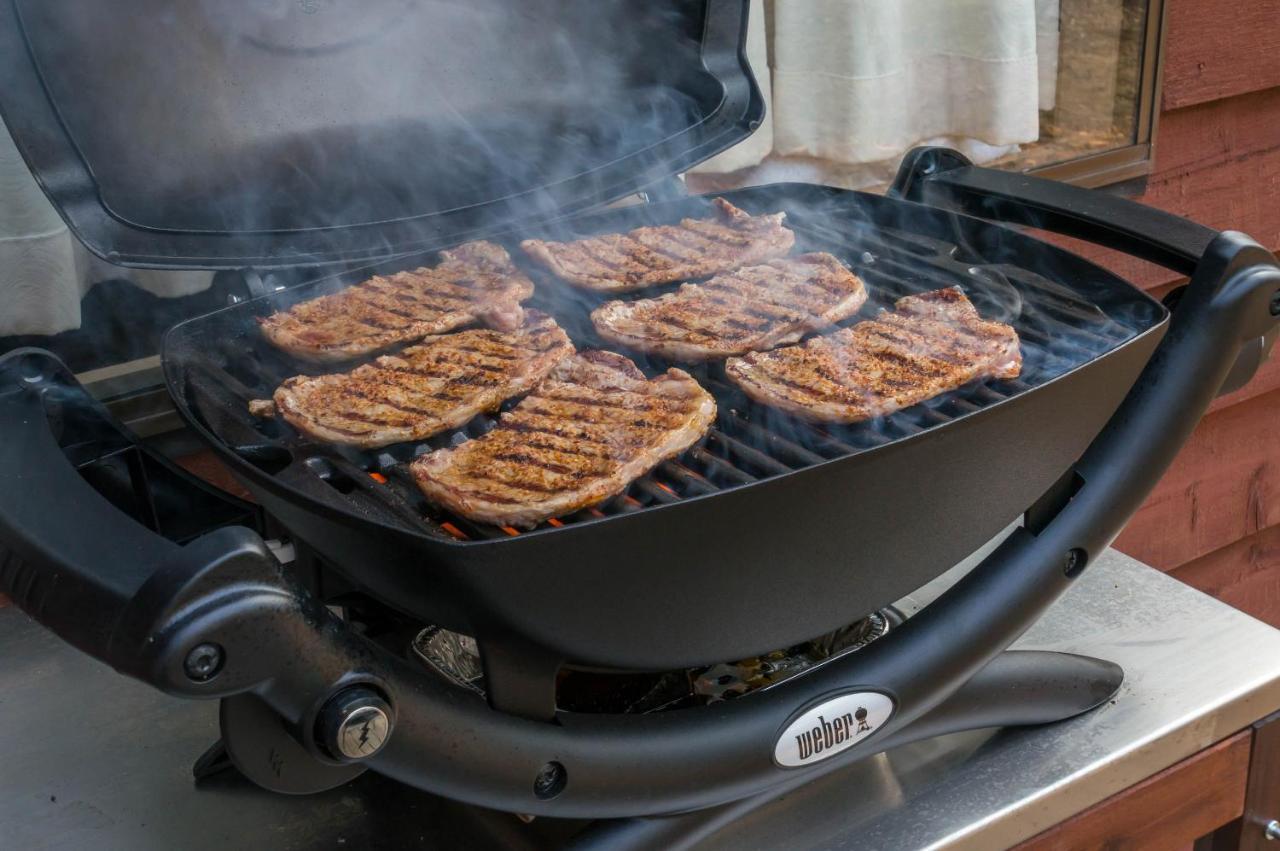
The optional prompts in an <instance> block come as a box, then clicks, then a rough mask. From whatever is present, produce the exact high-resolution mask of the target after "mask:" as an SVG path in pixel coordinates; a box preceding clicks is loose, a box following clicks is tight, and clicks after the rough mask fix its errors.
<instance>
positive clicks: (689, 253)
mask: <svg viewBox="0 0 1280 851" xmlns="http://www.w3.org/2000/svg"><path fill="white" fill-rule="evenodd" d="M712 203H713V204H714V205H715V218H713V219H684V220H683V221H681V222H680V224H679V225H659V226H654V227H642V228H636V229H635V230H633V231H631V232H629V233H612V234H606V235H604V236H594V237H591V238H589V239H580V240H577V241H576V242H543V241H542V240H539V239H526V240H525V241H524V242H522V243H520V247H521V248H523V249H524V250H525V252H526V253H527V254H528V255H529V256H530V257H532V258H533V259H534V260H537V261H538V262H539V263H541V264H542V265H544V266H546V267H547V268H548V269H550V270H551V271H552V272H554V273H555V274H556V275H558V276H559V277H561V278H563V279H564V280H566V281H568V282H569V283H571V284H576V285H578V286H580V287H585V288H586V289H589V290H596V291H599V292H627V291H628V290H638V289H641V288H643V287H649V286H653V285H654V284H669V283H673V282H675V281H683V280H685V279H687V278H705V277H706V276H708V275H714V274H716V273H717V272H725V271H728V270H729V269H736V268H738V267H739V266H749V265H751V264H752V263H761V262H763V261H765V260H768V259H770V258H772V257H781V256H782V255H784V254H786V253H787V252H788V251H790V250H791V246H792V245H793V244H795V241H796V235H795V234H794V233H792V232H791V231H789V230H787V229H786V228H784V227H783V226H782V220H783V218H785V217H786V213H771V214H770V215H767V216H752V215H750V214H749V213H747V212H745V211H744V210H739V209H738V208H737V207H735V206H733V205H732V204H730V203H729V202H728V201H726V200H724V199H723V198H717V199H715V201H713V202H712Z"/></svg>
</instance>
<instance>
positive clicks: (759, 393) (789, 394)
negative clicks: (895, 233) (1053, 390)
mask: <svg viewBox="0 0 1280 851" xmlns="http://www.w3.org/2000/svg"><path fill="white" fill-rule="evenodd" d="M895 307H896V308H897V309H896V311H894V312H892V313H888V312H887V313H883V314H881V315H880V316H879V317H878V318H877V319H874V320H870V321H867V322H861V323H859V324H857V325H854V326H853V327H851V328H845V329H842V330H840V331H837V332H836V333H834V334H830V335H826V336H821V337H814V338H812V339H810V340H808V341H806V342H805V343H804V344H803V345H799V346H787V347H785V348H781V349H774V350H773V351H769V352H752V353H750V354H747V355H744V356H743V357H741V358H730V359H729V360H728V361H726V363H725V372H726V373H727V374H728V376H729V378H730V379H731V380H732V381H733V382H734V383H736V384H737V385H738V386H739V387H741V388H742V389H743V390H745V391H746V392H747V395H749V396H751V397H752V398H753V399H755V400H756V401H758V402H762V403H763V404H766V405H770V406H772V407H775V408H779V409H781V410H783V411H786V412H788V413H791V414H794V415H796V416H798V417H802V418H804V419H809V420H819V421H825V422H838V423H853V422H859V421H861V420H869V419H872V418H874V417H879V416H883V415H885V414H889V413H892V412H893V411H896V410H898V409H899V408H905V407H907V406H909V405H915V404H917V403H919V402H923V401H924V400H926V399H929V398H932V397H933V396H936V395H938V394H939V393H943V392H945V391H947V390H954V389H955V388H957V387H959V386H961V385H963V384H966V383H968V382H970V381H973V380H975V379H978V378H985V377H993V378H1016V377H1017V376H1018V374H1019V373H1020V372H1021V371H1022V352H1021V350H1020V348H1019V346H1018V334H1017V332H1016V331H1014V330H1013V328H1011V327H1010V326H1008V325H1005V324H1003V323H1001V322H989V321H987V320H985V319H983V318H982V317H980V316H979V315H978V311H977V310H975V309H974V307H973V305H972V304H971V303H970V302H969V299H967V298H965V295H964V293H963V292H962V291H961V290H960V289H959V288H958V287H949V288H947V289H942V290H934V291H933V292H928V293H924V294H922V295H916V296H907V297H906V298H901V299H898V301H897V303H896V305H895Z"/></svg>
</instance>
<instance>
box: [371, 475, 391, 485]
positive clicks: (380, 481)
mask: <svg viewBox="0 0 1280 851" xmlns="http://www.w3.org/2000/svg"><path fill="white" fill-rule="evenodd" d="M369 478H371V479H373V480H374V481H375V482H377V483H378V484H380V485H385V484H386V483H387V477H386V476H384V475H382V474H381V473H370V474H369Z"/></svg>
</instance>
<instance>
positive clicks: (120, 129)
mask: <svg viewBox="0 0 1280 851" xmlns="http://www.w3.org/2000/svg"><path fill="white" fill-rule="evenodd" d="M746 7H747V3H746V2H745V0H706V2H700V3H686V2H668V3H655V2H646V3H633V2H627V0H521V2H512V0H465V2H463V0H379V2H376V3H346V2H341V1H340V0H218V2H212V0H208V2H206V0H201V2H194V3H174V2H172V0H136V2H132V3H129V4H125V5H118V4H103V3H99V2H96V0H10V2H7V3H4V4H3V6H2V7H0V79H2V80H3V85H0V114H3V117H4V120H5V123H6V124H7V125H8V128H9V131H10V133H11V134H12V135H13V137H14V140H15V141H16V142H17V145H18V148H19V150H20V151H21V152H22V154H23V156H24V157H25V158H26V161H27V163H28V165H29V166H30V167H31V169H32V171H33V172H34V173H35V175H36V178H37V180H39V182H40V184H41V186H42V187H43V188H44V190H45V192H46V193H47V194H48V196H49V198H50V199H51V200H52V202H53V203H54V205H55V206H56V207H57V208H58V209H59V211H60V212H61V214H62V216H63V218H64V219H65V220H66V221H67V223H68V225H69V226H70V227H71V229H72V230H73V231H74V232H75V233H76V235H77V236H79V237H80V239H81V240H82V241H83V242H84V243H85V244H86V245H87V246H88V247H89V249H90V250H92V251H93V252H94V253H95V254H98V255H99V256H101V257H103V258H104V259H106V260H109V261H111V262H113V263H117V264H122V265H132V266H158V267H166V268H181V267H188V268H235V267H244V266H278V265H300V264H311V263H326V262H337V261H345V260H355V259H367V258H372V257H385V256H392V255H396V254H400V253H404V252H408V251H412V250H422V249H427V248H433V247H439V246H442V245H445V244H450V243H456V242H459V241H462V240H464V239H468V238H473V237H475V236H479V235H481V234H484V233H491V232H495V231H498V230H502V229H505V228H508V227H510V226H512V225H513V224H515V223H517V222H519V223H522V224H527V223H529V222H531V221H533V220H539V219H546V218H549V217H552V216H555V215H561V214H564V213H567V212H572V211H575V210H581V209H584V208H587V207H591V206H594V205H598V204H602V203H605V202H608V201H611V200H614V199H616V198H620V197H622V196H624V195H627V194H629V193H631V192H634V191H636V190H638V189H641V188H643V187H645V186H648V185H651V184H653V183H655V182H657V181H659V180H661V179H663V178H665V177H668V176H670V175H673V174H675V173H677V172H680V171H683V170H685V169H687V168H689V167H690V166H692V165H694V164H696V163H698V162H701V161H702V160H704V159H706V158H708V157H710V156H712V155H714V154H715V153H717V152H719V151H721V150H723V149H725V148H727V147H729V146H730V145H732V144H734V143H735V142H737V141H739V140H741V139H742V138H744V137H745V136H747V135H748V134H749V133H750V132H751V131H752V130H754V129H755V128H756V127H757V126H758V125H759V122H760V120H761V118H762V116H763V114H764V104H763V100H762V98H761V96H760V92H759V90H758V88H757V87H756V84H755V82H754V80H753V78H752V76H751V72H750V69H749V67H748V65H747V62H746V59H745V57H744V55H743V51H742V43H743V35H744V31H745V26H746Z"/></svg>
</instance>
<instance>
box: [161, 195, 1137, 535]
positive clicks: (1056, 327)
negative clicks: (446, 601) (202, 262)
mask: <svg viewBox="0 0 1280 851" xmlns="http://www.w3.org/2000/svg"><path fill="white" fill-rule="evenodd" d="M791 224H792V227H793V229H794V230H795V231H796V235H797V243H796V249H795V250H796V251H797V252H799V251H829V252H831V253H832V254H835V255H836V256H838V257H840V258H841V259H842V260H844V261H845V262H846V263H848V264H849V266H850V267H851V268H852V269H854V271H856V272H857V273H858V274H859V275H861V276H862V278H863V280H864V281H866V283H867V286H868V288H869V290H870V298H869V299H868V302H867V304H866V306H865V307H864V308H863V310H862V311H861V313H860V315H859V317H855V318H853V319H850V320H848V321H847V322H846V323H842V324H850V323H852V322H856V321H858V320H859V319H861V318H866V317H869V316H872V315H874V313H875V312H876V311H877V310H879V309H880V308H887V307H891V306H892V303H893V301H894V300H895V299H897V298H899V297H901V296H904V295H908V294H911V293H918V292H924V291H927V290H931V289H936V288H939V287H946V286H953V285H959V286H961V287H962V288H963V289H964V290H965V291H966V293H967V294H968V295H969V297H970V298H971V299H972V300H973V301H974V303H975V304H976V305H977V307H978V309H979V311H980V312H981V313H982V314H983V315H984V316H986V317H988V318H991V319H998V320H1001V321H1004V322H1009V323H1010V324H1012V325H1014V327H1015V328H1016V329H1017V331H1018V334H1019V336H1020V338H1021V340H1022V347H1023V357H1024V369H1023V373H1022V375H1021V376H1020V377H1019V378H1018V379H1016V380H1012V381H994V380H990V381H981V382H976V383H973V384H970V385H968V386H966V387H963V388H961V389H959V390H957V391H954V392H950V393H946V394H943V395H942V396H940V397H937V398H935V399H933V400H930V401H929V402H926V403H924V404H921V405H917V406H915V407H912V408H909V409H907V410H903V411H900V412H897V413H895V414H892V415H890V416H887V417H883V418H880V419H878V420H875V421H872V422H867V423H861V424H857V425H852V426H836V425H816V424H811V423H805V422H802V421H800V420H797V419H795V418H792V417H789V416H786V415H784V414H781V413H779V412H777V411H774V410H771V409H769V408H766V407H764V406H761V405H758V404H756V403H754V402H752V401H751V400H749V399H748V398H747V397H746V396H745V395H744V394H743V393H742V392H741V391H739V390H738V389H737V388H736V387H734V386H733V385H732V384H731V383H729V382H728V381H727V380H725V377H724V372H723V367H722V366H721V365H719V364H710V365H703V366H699V367H693V368H690V367H689V366H686V365H681V366H682V368H684V369H686V370H687V371H689V372H691V373H692V374H693V375H694V376H695V377H696V378H697V379H698V380H699V381H700V382H701V383H702V384H703V386H704V387H706V388H707V389H708V390H710V391H711V392H712V393H713V394H714V396H715V398H716V402H717V404H718V406H719V415H718V418H717V421H716V423H715V425H714V427H713V428H712V429H711V431H710V432H709V433H708V435H707V436H706V438H705V439H704V440H702V441H701V442H700V443H699V444H698V445H696V446H694V447H693V448H691V449H689V450H688V451H686V452H684V453H683V454H682V455H680V456H679V457H677V458H674V459H672V460H670V461H666V462H663V463H662V464H660V465H658V467H657V468H655V469H654V470H653V471H652V472H651V473H650V474H649V475H646V476H644V477H642V478H640V479H638V480H637V481H635V482H633V483H632V484H631V486H630V487H628V488H627V490H626V491H625V492H624V493H622V494H620V495H619V496H617V497H615V498H613V499H611V500H609V501H607V502H606V503H603V504H601V505H599V506H596V507H593V508H588V509H585V510H582V511H579V512H577V513H576V514H572V515H569V516H566V517H563V518H560V519H558V520H551V521H548V524H544V526H546V525H550V526H555V527H560V526H571V525H573V524H575V523H580V522H583V521H586V520H591V519H596V518H600V517H606V516H610V515H616V514H625V513H629V512H635V511H643V510H645V509H646V508H648V507H650V506H657V505H666V504H671V503H675V502H679V501H681V500H683V499H689V498H693V497H698V496H704V495H708V494H713V493H716V492H718V491H721V490H725V489H728V488H733V487H739V486H742V485H746V484H750V483H752V482H756V481H759V480H761V479H766V478H769V477H772V476H779V475H783V474H786V473H789V472H791V471H794V470H799V469H802V468H805V467H808V466H811V465H814V464H820V463H823V462H825V461H828V460H832V459H836V458H843V457H847V456H850V455H853V454H856V453H858V452H863V451H866V450H868V449H872V448H874V447H877V446H881V445H884V444H886V443H889V442H891V441H895V440H899V439H902V438H906V437H910V436H912V435H915V434H918V433H920V432H922V431H925V430H927V429H931V428H934V427H937V426H941V425H945V424H947V423H949V422H951V421H953V420H955V419H956V418H958V417H962V416H964V415H966V414H971V413H973V412H976V411H979V410H981V409H983V408H985V407H988V406H990V405H994V404H997V403H999V402H1002V401H1004V400H1005V399H1008V398H1010V397H1012V396H1015V395H1017V394H1019V393H1022V392H1024V391H1026V390H1028V389H1031V388H1033V387H1036V386H1038V385H1040V384H1043V383H1045V382H1046V381H1049V380H1050V379H1052V378H1055V377H1057V376H1059V375H1061V374H1063V373H1064V372H1066V371H1068V370H1070V369H1072V368H1074V367H1076V366H1080V365H1082V364H1084V363H1087V362H1088V361H1090V360H1093V359H1094V358H1096V357H1098V356H1100V355H1102V354H1104V353H1106V352H1108V351H1110V350H1111V349H1113V348H1115V347H1117V346H1118V345H1120V344H1121V343H1123V342H1125V341H1126V340H1128V339H1130V338H1132V337H1133V336H1134V334H1135V333H1136V329H1135V328H1134V327H1131V326H1130V325H1128V324H1125V323H1122V322H1120V321H1117V319H1115V318H1113V317H1112V316H1109V315H1108V313H1107V312H1106V311H1104V310H1102V309H1101V308H1100V307H1098V306H1097V305H1094V304H1092V303H1090V302H1089V301H1088V300H1087V299H1086V298H1085V297H1084V296H1082V295H1080V294H1078V293H1077V292H1075V291H1073V290H1072V289H1070V288H1068V287H1065V286H1062V285H1060V284H1058V283H1056V282H1054V281H1052V280H1050V279H1049V278H1047V277H1045V276H1043V275H1041V274H1038V273H1036V272H1032V271H1029V270H1027V269H1024V268H1022V267H1020V266H1017V265H1014V264H1011V263H1007V262H986V261H984V260H983V258H982V257H981V256H979V255H978V254H977V253H976V252H975V251H973V250H972V249H970V248H967V247H963V246H958V245H955V244H953V243H950V242H947V241H945V240H941V239H936V238H933V237H930V236H926V235H922V234H919V233H915V232H912V231H904V230H899V229H895V228H887V227H877V228H866V227H862V228H851V229H850V231H849V232H847V233H836V232H834V231H833V230H831V229H829V228H827V227H825V226H823V225H820V224H808V223H804V222H796V221H794V219H793V221H792V222H791ZM509 247H510V248H511V249H512V255H513V256H514V257H517V258H519V250H518V249H517V248H515V246H509ZM418 262H421V261H420V260H415V261H413V263H412V265H417V263H418ZM405 265H410V263H408V262H406V264H405ZM530 274H531V275H532V276H533V277H535V280H536V283H537V285H538V294H536V295H535V297H534V299H533V301H532V302H531V303H530V304H531V306H535V307H539V308H541V309H543V310H547V311H548V312H551V313H553V315H555V316H556V318H557V320H558V321H559V322H560V323H561V325H562V326H564V327H565V329H566V330H567V331H568V332H569V334H570V336H571V337H572V338H573V339H574V342H575V344H577V345H578V347H579V348H580V349H585V348H590V347H593V346H597V345H600V341H599V340H598V339H597V338H596V337H595V334H594V331H593V329H592V327H591V324H590V321H589V318H588V314H589V311H590V310H591V308H593V307H594V306H595V305H596V304H598V301H595V300H593V299H591V298H587V297H584V296H582V295H581V294H575V296H574V297H573V298H572V299H566V298H564V289H563V287H564V285H562V284H560V283H558V282H556V281H553V280H550V279H549V278H547V277H546V276H545V275H541V274H540V273H539V272H538V271H537V270H532V269H531V270H530ZM651 295H653V291H646V292H645V293H643V294H642V295H637V296H635V297H648V296H651ZM566 304H567V305H568V306H567V307H566ZM628 354H630V355H632V356H633V357H634V358H635V360H636V361H637V363H639V364H640V365H641V367H642V368H645V369H646V370H647V371H650V373H651V374H652V372H653V371H660V370H663V369H665V368H666V367H667V366H668V363H667V362H665V361H662V360H659V359H655V358H646V357H645V356H643V355H635V354H634V353H628ZM340 368H342V367H336V368H335V367H332V366H330V367H327V368H325V367H316V366H315V365H311V364H306V363H304V362H300V361H297V360H295V359H293V358H291V357H289V356H288V355H286V354H284V353H282V352H280V351H278V350H276V349H274V348H272V347H271V346H269V345H268V344H267V343H266V342H265V341H263V340H262V339H261V338H260V337H259V336H258V335H257V334H256V333H250V334H249V335H247V336H231V337H228V338H226V339H224V340H221V341H219V342H217V343H216V344H214V345H213V346H212V347H211V348H210V349H209V350H206V351H204V352H203V353H202V354H201V355H200V356H199V357H192V358H191V363H189V364H188V366H187V368H186V381H187V388H186V389H187V393H188V397H189V399H190V400H191V403H192V408H193V411H194V412H195V414H196V416H198V417H199V418H200V419H201V420H202V421H203V422H204V424H205V425H206V426H207V427H208V428H209V429H210V430H211V431H212V432H213V433H214V434H215V435H216V436H217V437H218V438H219V439H221V440H222V441H223V443H225V444H226V445H227V446H228V447H230V448H231V449H232V451H234V452H236V453H237V454H239V455H240V456H241V457H242V458H244V459H246V460H248V461H249V462H251V463H253V464H255V465H257V466H258V467H259V468H261V469H264V470H267V471H268V472H271V473H272V474H274V475H276V476H278V477H281V478H283V479H285V480H287V481H288V483H289V484H290V485H292V486H294V487H299V488H301V489H303V490H304V491H307V492H310V493H312V494H313V495H317V496H320V497H321V498H322V499H324V500H327V501H333V500H338V501H340V502H341V503H342V504H343V505H344V507H346V508H347V509H349V510H354V511H356V512H357V513H359V514H362V515H365V516H369V517H371V518H373V519H377V520H380V521H382V522H387V523H392V524H396V525H401V526H405V527H408V528H410V529H413V530H417V531H420V532H424V533H427V534H429V535H432V536H436V537H441V538H451V539H455V540H486V539H494V538H502V537H506V536H513V535H517V534H520V530H517V529H515V528H512V527H503V526H490V525H485V524H477V523H473V522H470V521H468V520H466V519H465V518H461V517H458V516H455V515H452V514H450V513H448V512H444V511H441V510H439V509H438V508H436V507H435V506H433V505H431V504H430V503H428V502H427V501H426V499H425V498H424V497H423V496H422V495H421V493H420V492H419V491H418V489H417V487H416V486H415V485H414V483H413V480H412V478H411V476H410V475H409V472H408V462H410V461H412V460H413V459H414V458H415V457H417V456H418V455H421V454H422V453H424V452H427V451H430V450H433V449H437V448H441V447H444V446H448V445H456V444H458V443H460V442H461V441H464V440H468V439H471V438H474V437H477V436H479V435H481V434H484V433H485V432H486V431H487V430H489V429H490V428H492V427H493V426H494V425H495V424H496V422H497V416H496V415H482V416H479V417H476V418H475V419H474V420H472V421H471V422H470V423H468V424H467V425H466V426H465V427H464V428H462V429H459V430H457V431H454V432H451V433H446V434H443V435H438V436H436V437H435V438H432V439H430V440H427V441H422V442H419V443H409V444H398V445H394V446H390V447H386V448H384V449H380V450H371V451H362V450H356V449H350V448H344V447H334V446H329V445H325V444H320V443H316V442H313V441H311V440H309V439H307V438H305V437H303V436H302V435H299V434H298V433H297V432H296V431H294V430H293V429H292V428H290V427H289V426H288V425H287V424H286V423H284V422H282V421H280V420H278V419H277V420H259V419H257V418H255V417H252V416H251V415H250V414H249V412H248V405H247V403H248V401H249V400H250V399H256V398H266V397H269V396H270V395H271V393H272V391H273V390H274V389H275V387H276V386H277V385H278V384H279V383H280V382H281V381H282V380H284V379H285V378H287V377H289V376H292V375H297V374H300V373H308V374H317V373H320V372H324V371H335V370H336V369H340ZM514 404H515V402H514V401H513V402H510V403H508V407H510V406H511V405H514Z"/></svg>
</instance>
